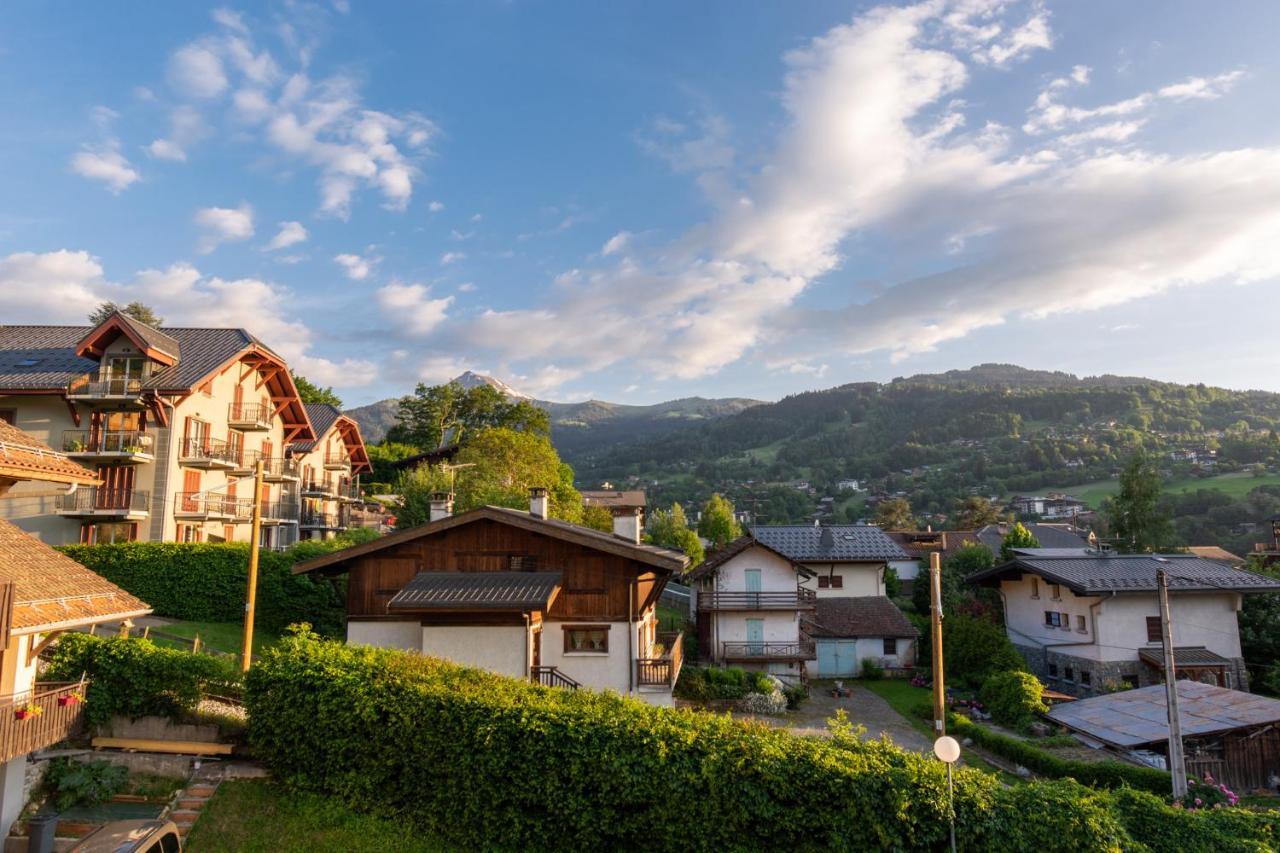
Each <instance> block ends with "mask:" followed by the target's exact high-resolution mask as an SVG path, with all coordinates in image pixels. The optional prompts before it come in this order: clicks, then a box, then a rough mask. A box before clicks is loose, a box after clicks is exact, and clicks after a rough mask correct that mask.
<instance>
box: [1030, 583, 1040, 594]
mask: <svg viewBox="0 0 1280 853" xmlns="http://www.w3.org/2000/svg"><path fill="white" fill-rule="evenodd" d="M1031 597H1032V598H1039V597H1040V579H1039V578H1032V579H1031Z"/></svg>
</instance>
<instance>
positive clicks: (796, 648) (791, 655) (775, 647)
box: [720, 639, 818, 661]
mask: <svg viewBox="0 0 1280 853" xmlns="http://www.w3.org/2000/svg"><path fill="white" fill-rule="evenodd" d="M720 646H721V651H722V655H721V657H722V658H723V659H724V660H726V661H788V660H816V659H817V657H818V651H817V647H816V645H815V644H814V642H813V640H809V639H801V640H799V641H798V642H793V643H792V642H783V643H778V642H759V643H753V642H750V641H748V642H745V643H741V642H729V641H726V642H723V643H721V644H720Z"/></svg>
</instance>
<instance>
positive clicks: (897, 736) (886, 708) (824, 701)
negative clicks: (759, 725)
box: [757, 682, 933, 752]
mask: <svg viewBox="0 0 1280 853" xmlns="http://www.w3.org/2000/svg"><path fill="white" fill-rule="evenodd" d="M846 683H847V682H846ZM849 686H850V689H851V691H852V695H851V696H848V697H846V698H841V699H836V698H834V697H833V696H832V695H831V694H830V693H829V692H826V691H825V690H823V689H822V687H821V686H818V685H815V687H814V689H813V692H812V693H810V695H809V698H808V699H807V700H806V701H805V702H804V704H803V705H801V706H800V708H799V709H798V710H796V711H788V712H787V713H786V715H785V716H782V717H764V716H761V717H758V718H757V719H759V720H760V721H761V722H765V723H768V724H769V725H772V726H779V727H782V728H787V729H790V730H791V731H793V732H795V733H796V734H798V735H806V736H809V737H826V736H827V720H829V719H831V718H832V717H834V716H835V715H836V711H837V710H839V709H844V712H845V713H846V714H848V715H849V722H851V723H853V724H854V725H862V726H865V727H866V734H865V737H867V738H868V739H876V738H879V737H880V735H881V734H887V735H888V736H889V737H890V738H891V739H892V740H893V742H894V743H896V744H897V745H898V746H900V747H902V748H903V749H905V750H908V751H910V752H928V751H930V750H932V749H933V744H932V743H931V742H930V741H929V739H928V738H927V737H925V736H924V735H923V734H921V733H920V732H919V731H917V730H916V729H915V728H914V727H913V726H912V725H911V723H910V722H909V721H908V720H907V719H906V718H905V717H903V716H902V715H901V714H899V713H898V712H897V711H895V710H893V708H892V707H891V706H890V705H889V703H888V702H886V701H884V700H883V699H881V698H880V697H879V696H877V695H876V694H874V693H872V692H871V691H870V690H867V689H866V688H865V687H859V686H858V685H856V684H851V685H849Z"/></svg>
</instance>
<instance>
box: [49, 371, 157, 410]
mask: <svg viewBox="0 0 1280 853" xmlns="http://www.w3.org/2000/svg"><path fill="white" fill-rule="evenodd" d="M67 399H68V400H76V401H78V402H83V403H112V404H114V405H121V406H130V407H137V408H142V407H143V406H145V405H146V403H145V401H144V400H143V387H142V379H141V378H140V377H136V376H135V377H126V376H111V375H110V374H108V375H101V374H95V373H86V374H85V375H84V376H77V377H76V378H75V379H72V380H71V381H70V382H69V383H68V384H67Z"/></svg>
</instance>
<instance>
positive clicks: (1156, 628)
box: [1147, 616, 1164, 643]
mask: <svg viewBox="0 0 1280 853" xmlns="http://www.w3.org/2000/svg"><path fill="white" fill-rule="evenodd" d="M1147 642H1148V643H1164V634H1163V633H1162V632H1161V630H1160V617H1159V616H1148V617H1147Z"/></svg>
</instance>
